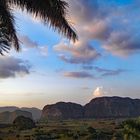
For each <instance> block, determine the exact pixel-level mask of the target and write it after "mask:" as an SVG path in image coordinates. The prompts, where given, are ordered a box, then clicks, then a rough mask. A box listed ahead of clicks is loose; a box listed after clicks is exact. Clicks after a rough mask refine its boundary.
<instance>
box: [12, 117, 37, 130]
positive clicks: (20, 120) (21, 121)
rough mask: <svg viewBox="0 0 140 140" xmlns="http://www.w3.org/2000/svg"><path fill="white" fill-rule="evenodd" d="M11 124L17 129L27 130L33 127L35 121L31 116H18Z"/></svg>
mask: <svg viewBox="0 0 140 140" xmlns="http://www.w3.org/2000/svg"><path fill="white" fill-rule="evenodd" d="M13 125H14V126H15V127H16V128H17V129H19V130H27V129H32V128H34V127H35V122H34V121H33V120H32V119H31V118H27V117H24V116H18V117H17V118H16V119H15V120H14V121H13Z"/></svg>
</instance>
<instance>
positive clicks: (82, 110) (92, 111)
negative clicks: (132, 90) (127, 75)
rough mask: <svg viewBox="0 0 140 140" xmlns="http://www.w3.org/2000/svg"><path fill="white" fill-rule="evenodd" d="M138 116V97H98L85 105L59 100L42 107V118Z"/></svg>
mask: <svg viewBox="0 0 140 140" xmlns="http://www.w3.org/2000/svg"><path fill="white" fill-rule="evenodd" d="M138 116H140V99H131V98H122V97H99V98H95V99H93V100H91V101H90V102H89V103H88V104H86V105H85V106H81V105H78V104H74V103H65V102H59V103H56V104H53V105H47V106H45V107H44V108H43V111H42V116H41V118H42V119H79V118H125V117H128V118H129V117H138Z"/></svg>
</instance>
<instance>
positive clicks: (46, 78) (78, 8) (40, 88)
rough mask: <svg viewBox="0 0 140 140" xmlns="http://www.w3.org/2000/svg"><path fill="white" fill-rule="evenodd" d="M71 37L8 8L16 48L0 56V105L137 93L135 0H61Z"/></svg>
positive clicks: (138, 18)
mask: <svg viewBox="0 0 140 140" xmlns="http://www.w3.org/2000/svg"><path fill="white" fill-rule="evenodd" d="M66 1H67V2H68V4H69V8H68V13H67V19H68V21H69V23H70V24H71V25H72V27H73V28H74V29H75V30H76V33H77V35H78V41H77V42H76V43H73V42H72V41H69V40H67V39H66V38H65V37H64V36H62V35H61V34H59V33H58V32H57V31H54V30H53V29H52V28H49V26H47V24H45V25H44V24H42V23H41V21H40V19H39V18H38V19H35V18H34V17H33V16H32V15H29V14H27V13H26V12H25V11H24V12H22V11H20V10H19V9H17V8H15V7H14V8H15V9H14V14H15V18H16V28H17V31H18V32H17V34H18V37H19V39H20V43H21V51H20V53H17V52H15V51H14V50H11V52H10V53H8V54H5V56H0V59H1V61H0V106H19V107H23V106H26V107H38V108H43V107H44V106H45V105H46V104H52V103H56V102H58V101H66V102H76V103H79V104H82V105H84V104H86V103H87V102H89V101H90V100H91V99H92V98H95V97H100V96H121V97H126V96H127V97H131V98H140V84H139V83H140V61H139V60H140V6H139V5H140V2H139V0H105V1H103V0H94V1H93V0H86V1H85V0H66Z"/></svg>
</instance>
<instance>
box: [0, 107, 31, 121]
mask: <svg viewBox="0 0 140 140" xmlns="http://www.w3.org/2000/svg"><path fill="white" fill-rule="evenodd" d="M18 116H24V117H28V118H31V119H32V113H30V112H27V111H22V110H15V111H13V112H9V111H6V112H1V113H0V123H12V122H13V121H14V120H15V119H16V118H17V117H18Z"/></svg>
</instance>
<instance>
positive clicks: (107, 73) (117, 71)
mask: <svg viewBox="0 0 140 140" xmlns="http://www.w3.org/2000/svg"><path fill="white" fill-rule="evenodd" d="M82 68H83V69H84V70H89V71H91V70H94V71H96V72H97V74H98V75H99V77H98V78H103V77H107V76H116V75H120V74H121V73H123V72H126V71H127V70H124V69H114V70H113V69H106V68H101V67H97V66H91V65H84V66H82Z"/></svg>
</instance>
